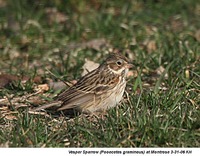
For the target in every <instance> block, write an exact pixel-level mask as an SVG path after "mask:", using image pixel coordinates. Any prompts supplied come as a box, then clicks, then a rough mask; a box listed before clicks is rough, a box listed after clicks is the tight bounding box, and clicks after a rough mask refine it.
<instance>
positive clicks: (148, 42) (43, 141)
mask: <svg viewBox="0 0 200 156" xmlns="http://www.w3.org/2000/svg"><path fill="white" fill-rule="evenodd" d="M0 7H1V9H0V30H1V31H0V40H1V42H0V52H1V57H0V73H1V74H2V73H7V74H12V75H17V76H18V77H20V78H19V79H18V80H17V81H15V82H13V83H12V84H9V85H7V86H4V87H2V88H1V89H0V100H3V99H8V100H7V101H8V102H7V103H6V104H3V102H2V101H0V126H1V128H0V145H1V146H3V147H5V146H8V147H199V146H200V122H199V121H200V110H199V106H200V96H199V93H200V81H199V80H200V66H199V64H200V37H199V35H198V32H199V28H200V21H199V15H200V3H198V1H195V0H190V1H187V0H176V1H171V2H168V1H161V0H157V1H156V0H150V1H145V0H143V1H136V0H133V1H131V0H130V1H129V0H128V1H126V2H124V1H116V2H115V1H106V0H103V1H95V0H90V1H86V0H84V1H81V2H80V1H78V0H69V1H65V2H63V1H61V0H55V1H51V2H49V1H47V0H43V1H37V0H36V1H27V0H19V1H2V2H1V3H0ZM56 17H57V20H55V19H56ZM100 38H104V39H105V41H106V45H105V44H103V43H102V45H101V46H98V45H97V44H96V43H94V42H93V45H89V46H88V42H89V41H94V39H100ZM99 43H100V44H101V42H99ZM95 46H97V48H95ZM113 47H114V48H118V49H123V51H124V54H125V55H127V56H128V57H129V58H131V60H132V62H133V63H134V64H135V68H134V69H133V70H132V71H133V72H136V73H137V74H135V75H134V76H133V77H130V78H129V82H128V87H129V89H130V90H129V98H128V100H126V101H124V102H123V103H122V105H120V106H119V107H117V108H113V109H111V110H108V112H107V114H106V115H104V116H103V117H95V116H93V117H87V116H84V115H81V116H77V117H75V118H74V119H70V120H68V119H66V117H65V116H54V115H53V114H49V116H45V115H42V114H40V115H33V114H29V113H28V108H29V107H33V106H35V105H37V103H39V101H38V99H40V100H44V101H45V100H50V99H51V97H53V96H55V95H56V94H57V93H58V91H56V90H54V89H49V90H48V91H46V92H45V91H43V92H40V93H37V91H38V90H37V88H38V85H40V84H46V83H48V82H52V81H58V79H57V78H55V77H54V76H52V75H51V74H49V73H48V72H47V71H48V70H49V71H51V72H52V73H53V74H54V75H56V77H58V78H60V79H63V80H66V81H70V80H74V79H78V78H80V76H81V72H82V71H81V69H82V66H83V64H84V60H85V58H89V59H91V60H93V61H95V62H101V61H102V60H103V59H102V58H103V57H105V55H106V54H107V51H108V49H109V48H113ZM160 69H163V70H164V71H162V72H161V73H160V72H159V71H160ZM37 76H38V77H39V78H40V80H38V81H36V80H35V78H36V77H37ZM24 77H29V79H28V80H27V81H26V83H24V81H23V79H25V78H24ZM1 83H2V79H0V84H1ZM31 98H36V100H35V101H34V100H33V99H31Z"/></svg>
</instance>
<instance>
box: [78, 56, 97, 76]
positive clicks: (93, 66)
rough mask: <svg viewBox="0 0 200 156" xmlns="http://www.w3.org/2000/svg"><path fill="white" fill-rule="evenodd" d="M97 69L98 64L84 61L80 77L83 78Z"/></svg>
mask: <svg viewBox="0 0 200 156" xmlns="http://www.w3.org/2000/svg"><path fill="white" fill-rule="evenodd" d="M98 67H99V63H95V62H93V61H91V60H88V59H85V63H84V65H83V72H82V74H81V75H82V76H84V75H86V74H87V73H89V72H91V71H93V70H94V69H96V68H98Z"/></svg>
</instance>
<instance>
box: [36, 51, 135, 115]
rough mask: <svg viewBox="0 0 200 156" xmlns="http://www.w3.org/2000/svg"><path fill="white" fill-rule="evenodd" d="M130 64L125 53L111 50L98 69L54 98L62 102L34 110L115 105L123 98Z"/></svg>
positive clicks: (102, 108)
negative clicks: (54, 107) (53, 107)
mask: <svg viewBox="0 0 200 156" xmlns="http://www.w3.org/2000/svg"><path fill="white" fill-rule="evenodd" d="M131 67H132V64H130V63H129V61H128V59H127V58H126V57H125V56H123V55H121V54H120V53H111V54H110V55H109V56H108V58H107V59H106V60H105V61H104V62H103V63H102V64H101V65H100V66H99V67H98V68H96V69H94V70H93V71H91V72H89V73H87V74H86V75H85V76H83V77H82V78H80V80H79V81H78V82H77V83H76V84H75V85H73V86H72V87H70V88H69V89H67V90H65V91H64V92H62V93H61V94H60V95H58V96H57V97H56V99H55V100H56V101H60V102H61V104H56V105H54V104H47V105H46V106H45V105H44V106H42V107H39V109H37V108H36V109H35V110H40V108H42V109H43V108H48V107H52V106H56V107H57V108H56V110H57V111H64V110H68V109H75V110H77V111H80V112H84V113H94V112H99V111H105V110H107V109H109V108H112V107H115V106H116V105H117V104H119V102H120V101H121V99H122V96H123V93H124V90H125V87H126V75H127V73H128V70H129V68H131Z"/></svg>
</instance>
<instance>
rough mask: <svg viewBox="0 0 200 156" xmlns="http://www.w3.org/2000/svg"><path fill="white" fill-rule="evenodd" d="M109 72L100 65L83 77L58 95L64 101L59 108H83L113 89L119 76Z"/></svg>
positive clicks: (58, 98)
mask: <svg viewBox="0 0 200 156" xmlns="http://www.w3.org/2000/svg"><path fill="white" fill-rule="evenodd" d="M108 72H109V71H108V70H106V69H105V68H102V67H100V68H98V69H96V70H93V71H92V72H90V73H88V74H87V75H85V76H84V77H82V78H81V79H80V80H79V81H78V82H77V83H76V84H75V85H74V86H72V87H71V88H69V89H68V90H66V91H64V92H63V93H61V94H60V95H59V96H58V97H57V100H59V101H62V102H63V104H62V105H61V107H60V108H59V109H58V110H65V109H70V108H77V107H79V108H83V107H84V106H86V105H88V104H92V103H93V102H94V101H95V100H97V99H98V98H100V97H101V95H102V94H104V93H105V92H106V91H108V90H111V89H113V88H114V87H115V86H116V84H117V83H118V81H119V76H117V75H115V74H112V73H108ZM107 75H109V76H107Z"/></svg>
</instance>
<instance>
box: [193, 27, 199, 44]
mask: <svg viewBox="0 0 200 156" xmlns="http://www.w3.org/2000/svg"><path fill="white" fill-rule="evenodd" d="M194 36H195V38H196V40H197V41H198V42H200V29H199V30H197V31H196V32H195V34H194Z"/></svg>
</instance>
